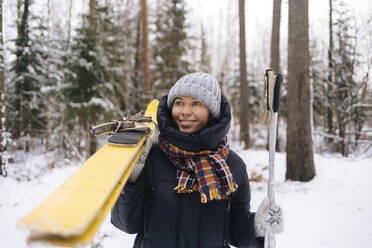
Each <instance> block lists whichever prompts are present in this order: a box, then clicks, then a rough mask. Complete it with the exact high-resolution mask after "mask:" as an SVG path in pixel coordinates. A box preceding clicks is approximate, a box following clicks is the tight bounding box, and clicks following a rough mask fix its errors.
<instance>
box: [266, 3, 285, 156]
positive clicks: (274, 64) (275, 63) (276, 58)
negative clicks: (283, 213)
mask: <svg viewBox="0 0 372 248" xmlns="http://www.w3.org/2000/svg"><path fill="white" fill-rule="evenodd" d="M281 7H282V0H274V3H273V24H272V31H271V47H270V67H271V69H273V70H274V72H276V73H279V72H280V17H281V14H280V13H281ZM279 123H280V116H278V126H277V133H278V130H279ZM267 147H268V146H267ZM275 150H276V151H277V152H279V151H280V143H279V137H276V146H275Z"/></svg>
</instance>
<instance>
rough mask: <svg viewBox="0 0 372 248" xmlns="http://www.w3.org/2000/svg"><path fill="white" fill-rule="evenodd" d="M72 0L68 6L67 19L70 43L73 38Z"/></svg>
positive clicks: (68, 40)
mask: <svg viewBox="0 0 372 248" xmlns="http://www.w3.org/2000/svg"><path fill="white" fill-rule="evenodd" d="M72 1H73V0H70V1H69V6H68V20H67V42H68V43H70V39H71V18H72V17H71V15H72Z"/></svg>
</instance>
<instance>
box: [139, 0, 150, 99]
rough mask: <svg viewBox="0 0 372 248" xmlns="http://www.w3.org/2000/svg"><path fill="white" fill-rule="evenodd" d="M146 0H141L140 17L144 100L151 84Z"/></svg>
mask: <svg viewBox="0 0 372 248" xmlns="http://www.w3.org/2000/svg"><path fill="white" fill-rule="evenodd" d="M147 16H148V14H147V0H141V19H142V42H141V44H142V79H143V85H144V94H145V101H146V102H149V101H150V98H151V85H150V79H149V35H148V22H147Z"/></svg>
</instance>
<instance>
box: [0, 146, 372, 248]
mask: <svg viewBox="0 0 372 248" xmlns="http://www.w3.org/2000/svg"><path fill="white" fill-rule="evenodd" d="M239 154H240V155H241V156H242V158H243V159H244V160H245V162H246V164H247V170H248V173H249V174H250V175H254V174H256V175H259V174H262V175H263V176H264V178H267V173H268V171H267V169H266V170H265V167H267V164H268V162H267V161H268V154H267V152H265V151H255V150H246V151H240V152H239ZM52 157H53V155H52V154H44V153H39V154H38V153H33V155H29V156H27V157H24V158H22V159H24V162H20V161H15V163H13V164H10V165H9V168H8V169H9V172H10V173H9V176H8V177H7V178H3V177H1V178H0V189H1V190H0V247H4V248H5V247H6V248H7V247H12V248H13V247H14V248H24V247H29V246H28V245H27V244H26V238H27V234H28V232H27V231H26V230H22V229H19V228H17V227H16V222H17V220H18V219H19V218H20V217H22V216H23V215H25V214H26V213H28V212H29V211H31V210H32V209H33V208H34V207H35V206H37V205H38V204H39V203H40V202H41V201H42V200H43V199H44V198H45V197H46V196H47V195H48V194H49V193H51V192H52V191H53V190H54V189H56V188H57V187H58V185H60V184H62V183H63V182H64V180H66V179H67V178H68V177H69V176H70V175H72V174H73V173H74V172H75V171H76V170H77V169H78V168H79V165H78V163H76V164H74V163H70V162H68V161H53V160H52ZM63 164H67V165H65V166H61V165H63ZM315 165H316V172H317V176H316V177H315V179H314V180H312V181H311V182H308V183H299V182H285V181H284V178H285V154H284V153H277V154H276V181H277V182H276V193H277V202H278V203H279V204H280V205H281V206H282V207H283V209H284V214H285V230H284V233H283V234H281V235H278V236H277V247H278V248H298V247H301V248H318V247H319V248H321V247H327V248H342V247H345V248H349V247H372V229H371V228H370V225H371V223H372V194H371V189H372V180H371V176H372V159H371V158H361V157H352V156H351V157H349V158H342V157H339V156H338V155H319V154H315ZM48 167H54V168H52V169H46V168H48ZM35 168H38V169H37V170H35ZM33 171H37V174H36V173H35V172H33ZM38 174H40V176H38ZM27 175H28V176H27ZM251 188H252V211H255V210H256V209H257V207H258V205H259V203H260V201H261V200H262V198H263V197H264V196H265V192H266V183H265V182H251ZM109 218H110V217H109V216H108V217H107V219H106V220H105V222H104V224H103V225H102V227H101V228H100V231H99V233H98V234H97V235H96V238H95V246H94V247H104V248H116V247H117V248H119V247H120V248H122V247H131V245H132V243H133V240H134V236H133V235H128V234H125V233H123V232H121V231H119V230H117V229H115V228H114V227H113V226H112V225H111V224H110V221H109ZM32 247H39V246H32Z"/></svg>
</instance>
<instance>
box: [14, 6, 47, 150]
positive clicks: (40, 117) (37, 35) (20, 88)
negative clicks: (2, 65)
mask: <svg viewBox="0 0 372 248" xmlns="http://www.w3.org/2000/svg"><path fill="white" fill-rule="evenodd" d="M31 4H32V1H30V0H25V1H24V9H23V14H22V19H21V21H20V23H18V28H19V31H20V32H19V37H18V38H17V40H16V41H15V45H16V48H15V51H14V54H15V56H16V59H15V61H14V62H13V64H12V66H11V69H10V71H11V73H12V74H11V75H12V80H11V82H12V84H13V87H9V89H10V92H9V101H10V106H9V107H10V111H9V115H8V120H9V123H12V125H10V126H9V129H10V131H11V133H12V136H13V138H19V137H22V136H31V137H34V136H37V135H39V133H40V131H42V129H44V128H45V123H46V117H45V115H44V109H45V103H44V96H43V95H42V92H41V89H42V87H43V85H44V83H45V81H46V72H45V70H44V67H43V61H44V60H45V59H46V54H45V47H44V45H45V43H44V42H45V39H44V38H45V30H46V28H45V26H44V25H43V20H42V19H41V18H37V17H36V16H34V15H33V14H32V13H30V6H31ZM27 149H28V147H27V145H26V150H27Z"/></svg>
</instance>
